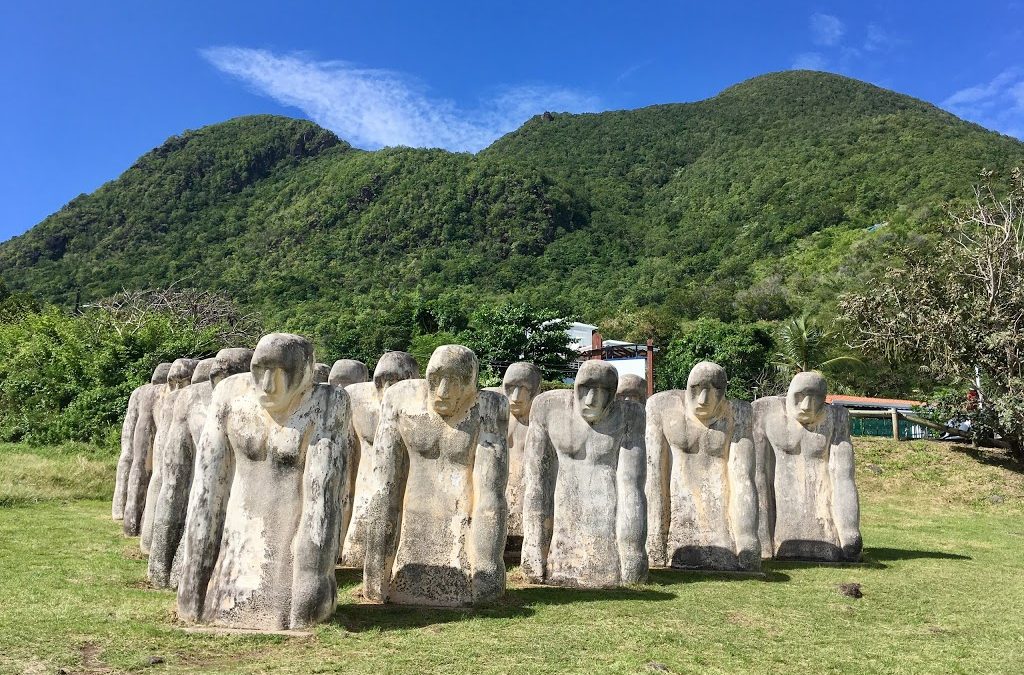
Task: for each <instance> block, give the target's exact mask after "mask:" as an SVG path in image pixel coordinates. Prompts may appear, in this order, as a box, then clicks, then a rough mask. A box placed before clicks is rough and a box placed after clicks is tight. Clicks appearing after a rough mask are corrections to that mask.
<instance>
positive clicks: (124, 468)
mask: <svg viewBox="0 0 1024 675" xmlns="http://www.w3.org/2000/svg"><path fill="white" fill-rule="evenodd" d="M140 391H141V388H138V389H135V390H134V391H133V392H132V395H131V396H129V397H128V409H127V410H126V411H125V414H124V424H122V425H121V455H120V457H118V459H117V477H116V478H115V482H114V503H113V505H112V507H111V516H113V518H114V520H121V519H122V518H124V502H125V497H126V495H127V491H128V475H129V474H130V473H131V470H132V452H133V450H132V439H133V438H134V437H135V425H136V424H137V423H138V421H139V395H140Z"/></svg>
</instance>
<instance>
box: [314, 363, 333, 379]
mask: <svg viewBox="0 0 1024 675" xmlns="http://www.w3.org/2000/svg"><path fill="white" fill-rule="evenodd" d="M330 377H331V367H330V366H329V365H327V364H326V363H318V364H316V365H315V366H313V384H325V383H326V382H327V380H329V379H330Z"/></svg>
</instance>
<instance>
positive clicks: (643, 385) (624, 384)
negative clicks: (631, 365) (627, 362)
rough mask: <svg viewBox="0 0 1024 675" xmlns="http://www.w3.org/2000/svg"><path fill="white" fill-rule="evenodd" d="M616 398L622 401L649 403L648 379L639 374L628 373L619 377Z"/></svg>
mask: <svg viewBox="0 0 1024 675" xmlns="http://www.w3.org/2000/svg"><path fill="white" fill-rule="evenodd" d="M615 398H617V399H619V400H620V401H636V402H637V403H640V404H643V403H647V380H645V379H644V378H642V377H640V376H639V375H633V374H627V375H622V376H621V377H619V388H618V390H617V391H616V392H615Z"/></svg>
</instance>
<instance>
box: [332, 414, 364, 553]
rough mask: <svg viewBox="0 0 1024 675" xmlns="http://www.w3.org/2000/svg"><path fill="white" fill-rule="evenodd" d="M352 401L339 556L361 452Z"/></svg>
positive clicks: (342, 546)
mask: <svg viewBox="0 0 1024 675" xmlns="http://www.w3.org/2000/svg"><path fill="white" fill-rule="evenodd" d="M351 403H352V399H351V397H349V405H350V408H349V425H348V447H347V450H346V452H345V457H346V459H345V475H344V476H342V480H341V484H342V487H343V489H342V491H341V526H340V528H339V530H338V532H339V539H338V541H339V544H338V552H339V554H341V553H344V551H343V550H342V549H343V548H344V546H345V536H346V535H347V534H348V528H349V525H350V524H351V523H352V513H353V510H354V508H355V502H354V500H355V498H356V479H357V478H358V476H357V473H358V471H359V455H360V453H361V452H362V446H361V444H360V443H361V442H360V440H359V434H357V433H356V430H355V423H354V422H353V421H352V417H353V416H354V410H353V409H352V407H351Z"/></svg>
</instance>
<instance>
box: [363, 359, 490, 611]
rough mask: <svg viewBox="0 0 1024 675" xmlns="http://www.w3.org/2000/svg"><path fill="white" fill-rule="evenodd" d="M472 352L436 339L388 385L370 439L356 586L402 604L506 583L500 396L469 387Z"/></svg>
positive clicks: (484, 595) (470, 598) (482, 595)
mask: <svg viewBox="0 0 1024 675" xmlns="http://www.w3.org/2000/svg"><path fill="white" fill-rule="evenodd" d="M477 370H478V364H477V358H476V355H475V354H473V352H472V351H470V350H469V349H467V348H466V347H463V346H461V345H445V346H442V347H438V348H437V350H435V351H434V353H433V355H432V356H431V357H430V362H429V364H428V365H427V378H426V379H425V380H419V379H417V380H405V381H404V382H399V383H397V384H395V385H392V387H391V388H390V389H388V392H387V394H385V396H384V402H383V406H382V409H381V418H380V424H379V425H378V426H377V435H376V437H375V439H374V443H373V451H374V460H373V473H374V481H375V482H376V483H377V485H378V486H379V487H378V491H377V493H376V494H375V495H374V496H373V498H372V499H371V500H370V505H369V507H368V514H367V517H368V519H369V526H368V528H367V534H366V561H365V565H364V575H363V582H364V583H363V592H364V595H365V596H366V597H367V598H368V599H370V600H376V601H380V602H393V603H398V604H409V605H432V606H459V605H469V604H477V603H487V602H491V601H494V600H496V599H497V598H499V597H500V596H501V595H502V594H503V593H504V592H505V564H504V561H503V559H502V552H503V550H504V548H505V526H506V518H507V515H508V509H507V506H506V504H505V484H506V482H507V480H508V450H507V447H506V435H507V433H508V403H507V401H506V400H505V397H503V396H501V395H499V394H496V393H494V392H489V391H478V390H477Z"/></svg>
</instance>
